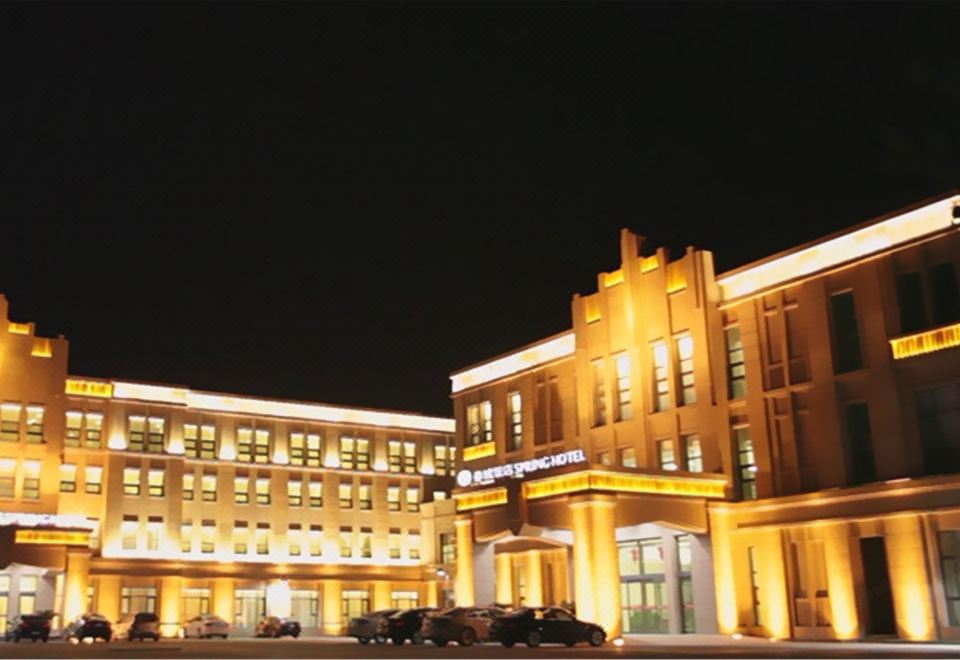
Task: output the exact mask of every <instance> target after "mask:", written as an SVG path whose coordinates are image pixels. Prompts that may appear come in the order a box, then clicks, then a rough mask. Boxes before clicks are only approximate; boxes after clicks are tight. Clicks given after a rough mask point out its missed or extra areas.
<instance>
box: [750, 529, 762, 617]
mask: <svg viewBox="0 0 960 660" xmlns="http://www.w3.org/2000/svg"><path fill="white" fill-rule="evenodd" d="M747 563H748V568H749V571H750V593H751V594H752V596H753V597H752V602H753V625H754V626H762V625H763V623H762V620H761V618H760V579H759V574H758V571H757V549H756V547H754V546H752V545H751V546H749V547H748V548H747Z"/></svg>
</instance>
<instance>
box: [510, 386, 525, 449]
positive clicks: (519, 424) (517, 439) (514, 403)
mask: <svg viewBox="0 0 960 660" xmlns="http://www.w3.org/2000/svg"><path fill="white" fill-rule="evenodd" d="M507 410H508V411H509V415H510V433H509V435H508V436H507V437H508V438H509V439H510V440H509V445H508V449H507V451H517V450H518V449H520V448H521V447H522V446H523V399H521V398H520V392H510V393H509V394H507Z"/></svg>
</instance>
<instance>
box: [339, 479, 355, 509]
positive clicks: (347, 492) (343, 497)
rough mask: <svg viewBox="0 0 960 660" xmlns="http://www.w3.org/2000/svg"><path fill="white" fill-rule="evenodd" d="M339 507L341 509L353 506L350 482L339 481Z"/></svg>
mask: <svg viewBox="0 0 960 660" xmlns="http://www.w3.org/2000/svg"><path fill="white" fill-rule="evenodd" d="M339 493H340V508H341V509H352V508H353V484H352V483H350V482H343V481H341V482H340V488H339Z"/></svg>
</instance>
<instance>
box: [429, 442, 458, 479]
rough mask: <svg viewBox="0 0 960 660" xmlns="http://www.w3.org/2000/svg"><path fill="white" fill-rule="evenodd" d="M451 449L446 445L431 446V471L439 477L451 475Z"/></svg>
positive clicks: (452, 449)
mask: <svg viewBox="0 0 960 660" xmlns="http://www.w3.org/2000/svg"><path fill="white" fill-rule="evenodd" d="M453 452H454V448H453V447H448V446H447V445H440V444H438V445H434V446H433V469H434V472H436V473H437V474H438V475H439V476H441V477H442V476H445V475H451V474H453Z"/></svg>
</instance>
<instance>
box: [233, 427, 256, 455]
mask: <svg viewBox="0 0 960 660" xmlns="http://www.w3.org/2000/svg"><path fill="white" fill-rule="evenodd" d="M237 460H238V461H241V462H244V463H249V462H250V461H252V460H253V429H251V428H249V427H246V426H241V427H240V428H238V429H237Z"/></svg>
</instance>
